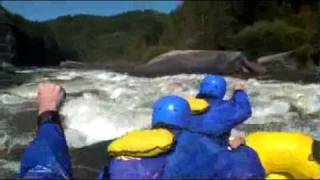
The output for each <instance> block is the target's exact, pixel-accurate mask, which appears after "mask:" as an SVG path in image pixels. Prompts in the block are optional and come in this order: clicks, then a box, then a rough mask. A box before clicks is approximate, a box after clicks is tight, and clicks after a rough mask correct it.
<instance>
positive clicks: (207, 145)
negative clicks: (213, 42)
mask: <svg viewBox="0 0 320 180" xmlns="http://www.w3.org/2000/svg"><path fill="white" fill-rule="evenodd" d="M242 89H243V87H241V86H240V85H238V86H236V88H235V91H234V94H233V97H232V99H230V100H227V101H226V100H223V96H224V95H225V92H226V82H225V80H224V79H223V78H222V77H219V76H207V77H206V78H205V79H204V80H203V81H202V82H201V85H200V93H199V95H198V96H197V97H198V98H203V99H205V100H206V101H207V102H208V104H209V109H207V111H206V112H205V113H203V114H200V115H196V116H193V117H192V119H191V120H190V121H189V125H188V129H189V131H190V132H184V133H183V134H182V135H181V138H180V139H188V141H180V143H178V144H177V146H176V151H175V152H174V154H173V155H172V156H170V157H169V158H168V160H169V163H168V165H167V166H166V169H165V172H164V178H176V176H178V178H218V177H219V178H227V177H228V176H229V175H232V176H233V177H239V178H240V177H249V176H257V177H264V169H263V167H262V166H261V163H260V161H259V158H258V156H257V155H256V154H255V153H254V151H253V153H252V151H251V150H250V148H248V147H241V148H240V149H239V150H238V151H229V150H228V144H227V143H228V142H227V139H228V136H229V133H230V131H231V129H232V128H234V127H236V126H237V125H239V124H240V123H242V122H243V121H245V120H246V119H248V118H249V117H250V116H251V106H250V102H249V98H248V96H247V94H246V93H245V92H244V91H243V90H242ZM243 154H250V156H244V159H246V160H248V162H249V163H247V164H244V163H243V161H240V160H241V158H240V157H241V156H242V155H243ZM230 155H232V157H233V158H234V159H238V160H239V162H236V160H235V161H233V158H231V159H230V158H229V157H227V156H230ZM181 157H184V158H181ZM230 157H231V156H230ZM221 159H225V160H224V161H221ZM218 160H220V161H219V163H217V161H218ZM257 160H258V161H257ZM250 162H252V163H253V164H252V165H251V164H250ZM232 163H233V164H234V167H241V165H246V166H248V167H244V168H247V169H248V171H244V172H242V174H240V172H235V171H234V170H231V169H230V167H231V166H232ZM253 166H257V167H258V169H254V168H252V167H253ZM219 172H227V174H219ZM261 172H262V173H261ZM237 173H238V174H237ZM220 175H222V176H220Z"/></svg>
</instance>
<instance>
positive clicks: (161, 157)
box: [100, 96, 191, 179]
mask: <svg viewBox="0 0 320 180" xmlns="http://www.w3.org/2000/svg"><path fill="white" fill-rule="evenodd" d="M190 116H191V111H190V108H189V105H188V103H187V101H186V100H184V99H183V98H181V97H178V96H166V97H163V98H160V99H159V100H158V101H157V102H155V104H154V106H153V113H152V129H153V130H157V129H159V128H160V129H163V130H165V131H169V132H170V134H172V135H173V136H174V140H175V142H174V143H173V144H172V148H170V149H169V150H168V151H166V152H164V153H162V154H157V155H153V156H148V157H124V158H123V157H121V156H120V157H113V158H112V159H111V162H110V163H108V165H106V167H105V169H104V172H102V173H101V176H100V179H161V178H163V172H164V169H165V167H166V166H167V164H168V160H167V159H168V157H170V156H172V154H173V153H174V152H175V151H176V150H177V149H176V147H177V144H179V143H180V141H184V139H181V134H183V132H184V127H185V126H186V125H185V124H186V122H187V121H188V119H189V117H190ZM144 140H145V139H138V140H135V141H136V142H141V141H144Z"/></svg>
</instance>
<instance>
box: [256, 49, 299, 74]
mask: <svg viewBox="0 0 320 180" xmlns="http://www.w3.org/2000/svg"><path fill="white" fill-rule="evenodd" d="M257 62H258V63H259V64H260V65H262V66H263V67H265V68H266V69H267V71H271V72H272V71H294V70H299V61H298V60H297V58H295V57H294V56H293V52H292V51H288V52H282V53H278V54H272V55H267V56H263V57H260V58H258V60H257Z"/></svg>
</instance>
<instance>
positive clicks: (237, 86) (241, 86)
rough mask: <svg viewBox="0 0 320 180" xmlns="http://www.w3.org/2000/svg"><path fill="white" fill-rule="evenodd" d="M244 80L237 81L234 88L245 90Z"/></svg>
mask: <svg viewBox="0 0 320 180" xmlns="http://www.w3.org/2000/svg"><path fill="white" fill-rule="evenodd" d="M244 86H245V84H244V82H243V81H237V82H236V84H235V86H234V90H244Z"/></svg>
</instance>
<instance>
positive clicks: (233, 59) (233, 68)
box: [135, 50, 264, 75]
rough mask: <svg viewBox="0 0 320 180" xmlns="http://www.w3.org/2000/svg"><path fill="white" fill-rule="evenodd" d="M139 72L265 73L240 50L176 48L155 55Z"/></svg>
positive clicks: (167, 73) (153, 73) (139, 68)
mask: <svg viewBox="0 0 320 180" xmlns="http://www.w3.org/2000/svg"><path fill="white" fill-rule="evenodd" d="M135 70H136V71H137V72H143V73H144V74H145V75H170V74H180V73H215V74H234V73H263V72H264V69H263V68H262V67H260V66H259V65H258V64H253V63H251V62H249V61H248V60H247V58H246V57H245V56H244V55H243V54H242V53H241V52H238V51H210V50H176V51H170V52H168V53H165V54H162V55H160V56H158V57H155V58H154V59H152V60H151V61H149V62H148V63H147V64H144V65H142V66H138V67H136V69H135Z"/></svg>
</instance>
